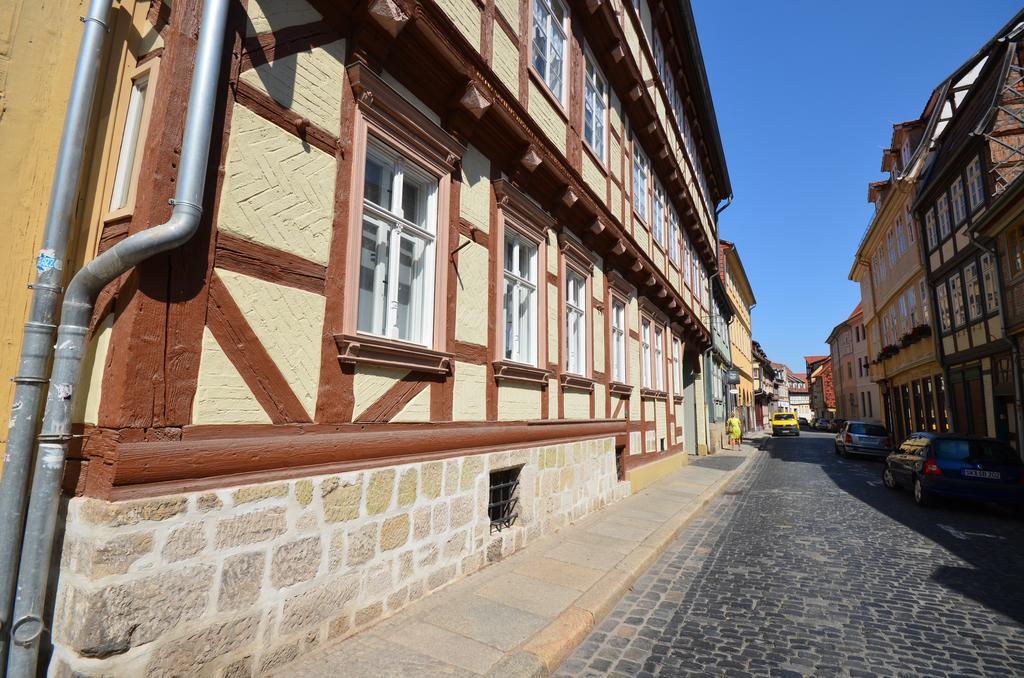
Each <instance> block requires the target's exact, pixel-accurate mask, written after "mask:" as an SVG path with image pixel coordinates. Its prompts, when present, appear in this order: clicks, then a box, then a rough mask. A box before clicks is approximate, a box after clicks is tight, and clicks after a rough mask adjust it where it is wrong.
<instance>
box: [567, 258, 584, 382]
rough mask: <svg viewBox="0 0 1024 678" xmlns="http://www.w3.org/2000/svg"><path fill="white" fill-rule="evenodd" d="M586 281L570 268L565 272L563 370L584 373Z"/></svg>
mask: <svg viewBox="0 0 1024 678" xmlns="http://www.w3.org/2000/svg"><path fill="white" fill-rule="evenodd" d="M586 303H587V281H586V278H584V277H583V276H581V275H580V274H579V273H577V272H576V271H573V270H572V269H566V272H565V344H566V345H565V348H566V351H565V370H566V372H571V373H572V374H579V375H585V374H586V357H587V325H586V317H587V315H586V314H587V311H586V308H587V307H586Z"/></svg>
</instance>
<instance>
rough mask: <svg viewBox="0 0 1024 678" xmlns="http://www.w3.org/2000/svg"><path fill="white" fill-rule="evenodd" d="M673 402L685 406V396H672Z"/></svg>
mask: <svg viewBox="0 0 1024 678" xmlns="http://www.w3.org/2000/svg"><path fill="white" fill-rule="evenodd" d="M672 400H673V401H675V404H676V405H682V404H683V396H681V395H677V396H672Z"/></svg>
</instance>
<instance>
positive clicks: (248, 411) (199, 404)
mask: <svg viewBox="0 0 1024 678" xmlns="http://www.w3.org/2000/svg"><path fill="white" fill-rule="evenodd" d="M192 423H193V424H269V423H271V421H270V417H268V416H267V413H266V412H265V411H264V410H263V407H262V406H261V405H260V404H259V401H257V400H256V396H255V395H253V392H252V390H251V389H250V388H249V386H248V384H246V383H245V381H243V380H242V375H240V374H239V373H238V370H236V369H235V366H234V365H232V364H231V361H230V360H228V357H227V355H226V354H225V353H224V350H223V349H222V348H221V347H220V345H219V344H218V343H217V340H216V339H215V338H214V337H213V334H212V333H211V332H210V330H209V328H205V327H204V328H203V349H202V354H201V357H200V360H199V378H198V382H197V383H196V397H195V400H194V401H193V403H192Z"/></svg>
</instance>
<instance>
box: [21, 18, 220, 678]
mask: <svg viewBox="0 0 1024 678" xmlns="http://www.w3.org/2000/svg"><path fill="white" fill-rule="evenodd" d="M96 2H97V3H99V0H96ZM228 6H229V0H205V3H204V7H203V16H202V19H201V23H200V30H199V43H198V47H197V49H196V58H195V59H196V60H195V68H194V69H193V74H192V86H191V90H190V93H189V100H188V110H187V113H186V116H185V131H184V135H183V137H182V143H181V149H182V150H181V162H180V165H179V168H178V179H177V184H176V186H177V188H176V191H175V195H174V201H175V202H174V209H173V211H172V212H171V218H170V219H169V220H168V221H167V222H166V223H164V224H161V225H159V226H154V227H152V228H149V229H146V230H144V231H140V232H138V233H136V234H134V235H132V236H129V237H128V238H126V239H124V240H122V241H121V242H119V243H117V244H116V245H114V246H113V247H111V248H110V249H109V250H107V251H105V252H103V253H102V254H100V255H99V256H97V257H96V258H95V259H93V260H92V261H90V262H89V263H88V264H86V265H85V266H84V267H82V269H81V270H79V271H78V273H76V274H75V276H74V278H72V280H71V282H70V284H69V285H68V287H67V293H66V295H65V297H64V303H63V306H62V308H61V324H60V328H59V329H58V331H57V348H56V351H55V353H54V360H53V369H52V372H51V378H50V386H49V391H48V393H47V398H46V408H45V413H44V415H43V424H42V429H41V433H40V435H39V446H38V450H37V453H36V461H35V471H34V474H33V476H32V492H31V497H30V499H29V506H28V512H27V520H26V522H25V529H24V543H23V546H22V551H23V553H22V556H21V560H20V566H19V568H18V571H17V572H18V578H17V595H16V598H15V603H14V613H13V618H14V619H18V620H19V625H20V626H19V630H23V631H25V632H24V633H19V635H18V638H17V642H16V643H14V644H12V645H11V646H10V647H9V657H8V660H7V674H6V675H7V676H9V677H10V678H35V676H36V670H37V664H38V661H39V649H40V645H41V644H42V641H43V634H44V633H45V627H44V625H43V622H40V623H39V624H35V623H33V621H34V620H37V619H38V620H43V619H44V618H45V614H44V611H45V601H46V591H47V586H48V584H49V575H50V566H51V562H52V556H53V541H54V534H55V531H56V523H57V513H58V507H59V501H60V494H61V488H60V483H61V477H62V475H63V470H64V460H65V457H66V455H67V447H68V441H69V440H70V437H71V418H72V408H73V405H74V398H75V396H76V390H77V385H78V381H79V377H80V373H81V363H82V356H83V354H84V352H85V346H86V337H87V335H88V326H89V320H90V318H91V316H92V311H93V307H94V305H95V302H96V297H97V295H98V294H99V293H100V291H101V290H102V289H103V288H104V287H105V286H106V285H107V284H109V283H110V282H111V281H113V280H114V279H115V278H117V277H118V276H119V275H121V274H122V273H125V272H127V271H128V270H129V269H131V268H132V267H133V266H135V265H137V264H138V263H140V262H142V261H144V260H146V259H148V258H150V257H152V256H154V255H156V254H159V253H161V252H165V251H167V250H170V249H174V248H175V247H178V246H179V245H181V244H183V243H185V242H186V241H188V240H189V238H191V237H192V236H193V234H195V232H196V229H197V228H198V226H199V219H200V216H201V214H202V210H201V208H200V207H199V206H200V205H202V203H203V194H204V190H205V183H206V170H207V163H208V161H209V156H210V136H211V134H212V130H213V121H214V112H215V109H216V103H217V95H218V84H219V81H220V75H221V62H222V59H223V53H224V38H225V32H226V27H227V12H228ZM86 26H87V28H91V27H93V26H96V27H97V29H96V30H97V31H100V32H102V29H100V28H99V25H98V24H97V23H95V22H88V23H87V24H86ZM59 282H60V281H59V280H58V281H57V283H58V284H59ZM33 435H34V427H33ZM29 443H30V445H31V438H30V441H29ZM26 470H27V462H26ZM4 475H5V476H6V473H5V474H4ZM10 618H11V617H8V619H10ZM22 620H24V621H22ZM37 628H38V629H39V632H38V633H37V632H36V629H37Z"/></svg>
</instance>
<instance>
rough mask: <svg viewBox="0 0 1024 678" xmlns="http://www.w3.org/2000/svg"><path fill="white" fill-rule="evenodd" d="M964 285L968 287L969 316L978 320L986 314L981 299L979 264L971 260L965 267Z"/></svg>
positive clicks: (970, 318)
mask: <svg viewBox="0 0 1024 678" xmlns="http://www.w3.org/2000/svg"><path fill="white" fill-rule="evenodd" d="M964 286H965V287H966V288H967V318H968V319H969V320H972V321H973V320H978V319H979V318H981V317H982V315H984V308H983V306H982V301H981V278H979V277H978V264H977V263H976V262H973V261H972V262H971V263H969V264H967V266H965V267H964Z"/></svg>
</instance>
